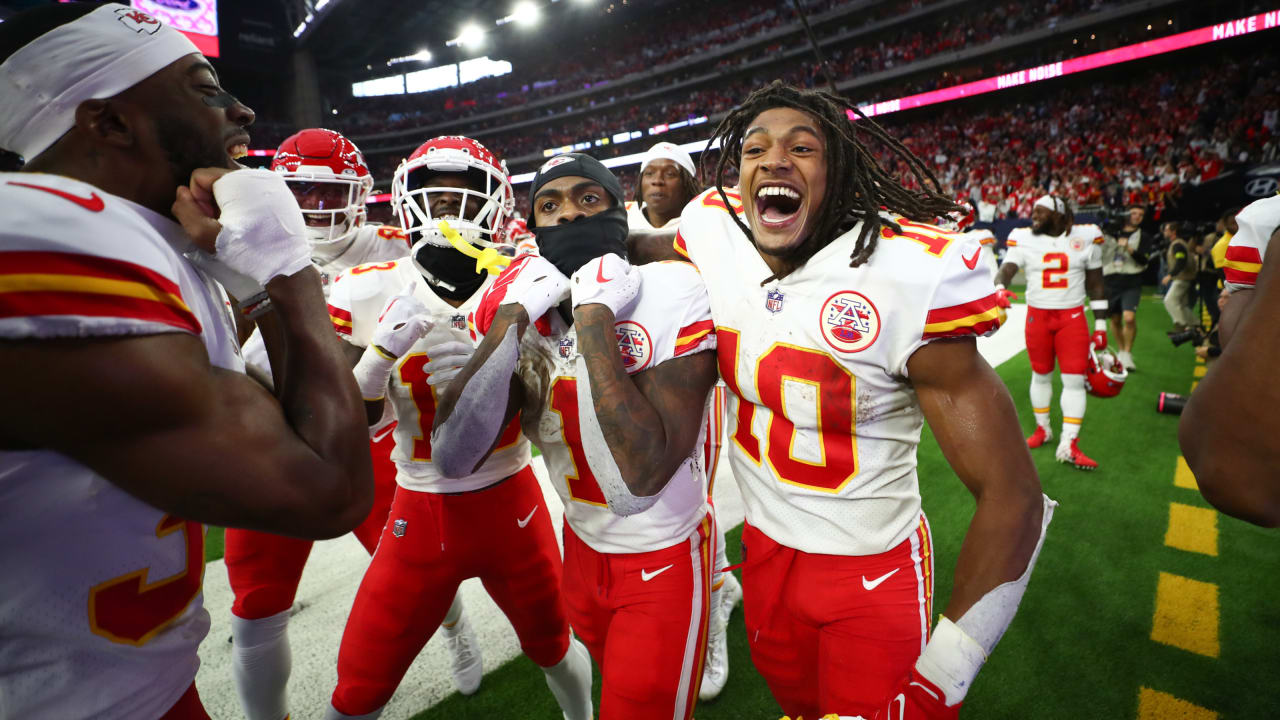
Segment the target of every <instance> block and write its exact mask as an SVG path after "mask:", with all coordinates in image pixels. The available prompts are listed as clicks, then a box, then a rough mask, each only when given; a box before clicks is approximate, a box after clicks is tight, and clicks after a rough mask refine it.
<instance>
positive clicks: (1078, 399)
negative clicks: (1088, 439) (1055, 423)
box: [1062, 375, 1087, 445]
mask: <svg viewBox="0 0 1280 720" xmlns="http://www.w3.org/2000/svg"><path fill="white" fill-rule="evenodd" d="M1086 398H1087V396H1086V395H1085V392H1084V375H1063V376H1062V444H1064V445H1066V444H1069V443H1070V442H1071V440H1072V439H1074V438H1075V437H1076V436H1077V435H1079V434H1080V423H1082V422H1084V406H1085V402H1086Z"/></svg>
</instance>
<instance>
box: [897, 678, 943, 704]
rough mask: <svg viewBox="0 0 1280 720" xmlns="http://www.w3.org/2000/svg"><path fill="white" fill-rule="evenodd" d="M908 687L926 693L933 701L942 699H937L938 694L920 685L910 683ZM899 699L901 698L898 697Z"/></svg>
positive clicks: (913, 682)
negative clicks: (916, 688)
mask: <svg viewBox="0 0 1280 720" xmlns="http://www.w3.org/2000/svg"><path fill="white" fill-rule="evenodd" d="M910 687H918V688H920V689H921V690H923V691H925V692H926V693H928V694H929V697H931V698H933V699H934V700H941V699H942V698H939V697H938V693H936V692H934V691H932V690H930V689H929V688H927V687H925V686H924V685H921V684H920V683H918V682H915V681H912V683H911V685H910ZM899 697H901V696H899Z"/></svg>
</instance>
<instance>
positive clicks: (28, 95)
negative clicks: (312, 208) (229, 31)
mask: <svg viewBox="0 0 1280 720" xmlns="http://www.w3.org/2000/svg"><path fill="white" fill-rule="evenodd" d="M0 103H2V104H3V106H4V108H5V111H4V113H0V146H3V147H6V148H11V149H13V150H15V151H17V152H18V153H20V154H21V155H23V156H24V157H25V158H26V160H27V163H26V166H25V168H24V170H25V172H21V173H5V174H3V175H0V207H3V208H4V211H3V213H4V217H5V221H4V223H3V225H2V227H0V285H3V287H4V292H0V338H3V339H4V341H5V342H4V343H0V372H3V373H5V376H6V377H10V378H22V381H21V382H5V383H3V388H2V389H0V402H2V403H3V405H4V408H5V412H4V413H2V414H0V476H3V477H4V479H5V480H4V486H5V494H6V498H7V501H6V502H5V503H4V504H3V510H0V542H2V543H3V547H5V548H6V550H5V552H3V553H0V577H3V578H4V585H5V591H4V592H3V593H0V636H2V637H4V641H3V642H0V706H2V707H3V709H2V710H0V714H2V715H4V716H5V717H14V718H35V717H46V718H60V719H62V718H88V717H93V718H157V717H164V718H183V719H187V718H200V719H206V718H208V715H207V714H206V713H205V711H204V708H203V706H202V705H201V702H200V699H199V696H198V694H197V692H196V687H195V684H194V680H195V676H196V668H197V667H198V665H199V659H198V658H197V656H196V648H197V646H198V645H199V643H200V642H201V640H202V639H203V638H204V637H205V635H206V634H207V632H208V629H209V616H208V613H207V612H206V611H205V610H204V607H203V602H202V597H201V586H202V580H203V577H204V551H205V548H204V531H205V529H204V527H203V525H202V524H201V523H205V522H207V523H212V524H217V525H222V526H230V527H244V528H252V529H254V530H258V531H263V532H272V533H287V534H289V535H293V536H296V537H303V538H326V537H334V536H337V535H340V534H343V533H346V532H348V531H350V530H351V529H352V528H354V527H355V526H356V525H357V524H358V523H359V522H360V521H361V520H363V519H364V518H365V516H366V515H367V514H368V512H369V507H370V503H371V501H372V496H373V484H372V479H371V469H370V460H369V446H368V441H367V437H366V430H365V427H364V422H363V420H364V418H363V411H362V407H361V403H360V397H359V395H358V391H357V389H356V386H355V383H354V382H352V380H351V371H350V365H349V364H347V362H346V360H345V358H344V357H343V354H342V349H341V343H340V342H339V341H337V340H336V339H335V338H334V337H333V332H332V329H331V328H330V327H329V326H328V325H327V323H325V322H324V316H323V312H324V296H323V294H322V292H321V287H320V280H319V276H318V274H317V273H316V271H315V269H314V268H313V267H312V265H311V263H310V252H309V250H310V249H309V247H308V245H307V241H306V232H305V228H304V225H303V223H302V216H301V214H300V213H299V210H298V204H297V202H296V201H295V200H294V198H293V197H292V195H291V194H290V193H289V190H288V188H287V187H286V185H285V183H284V181H283V180H282V179H281V178H280V177H278V176H277V175H275V174H273V173H271V172H268V171H265V170H245V169H238V165H237V163H236V162H235V161H234V158H235V157H239V156H243V155H244V154H245V152H246V149H247V145H248V142H249V136H248V134H247V132H246V128H247V127H248V126H249V125H251V124H252V123H253V120H254V115H253V112H252V111H251V110H250V109H249V108H247V107H245V106H244V105H243V104H242V103H240V102H239V101H238V100H236V98H235V97H233V96H232V95H231V94H229V93H228V92H227V91H225V90H224V89H223V88H222V87H221V85H220V84H219V81H218V76H217V74H216V73H215V72H214V69H213V67H212V66H211V65H209V63H208V61H207V60H205V58H204V57H203V56H202V55H201V54H200V52H199V51H198V50H197V49H196V47H195V46H194V45H193V44H192V43H191V41H190V40H188V39H187V38H186V37H185V36H184V35H183V34H182V33H180V32H178V31H177V30H175V29H172V28H170V27H168V26H165V25H164V24H162V23H160V22H159V21H158V20H157V19H155V18H154V17H152V16H150V15H148V14H146V13H145V12H142V11H139V10H136V9H133V8H129V7H127V6H124V5H120V4H114V3H113V4H102V5H98V4H89V3H76V4H70V5H52V6H47V7H40V8H36V9H33V10H31V11H30V12H29V13H24V14H19V15H16V16H13V17H10V18H8V19H7V21H6V22H5V23H4V24H3V25H0ZM175 199H176V201H175ZM214 217H216V218H217V219H216V220H215V219H213V218H214ZM175 218H177V219H179V220H180V221H181V223H182V224H181V225H180V224H179V223H178V222H175V221H174V219H175ZM215 279H216V280H215ZM219 282H221V283H223V284H225V285H226V286H227V288H228V289H230V290H232V294H233V295H234V296H235V297H236V298H237V300H238V301H239V302H240V307H239V308H237V309H236V310H235V311H234V312H236V313H239V312H241V311H248V312H252V314H254V315H255V316H256V317H257V319H258V320H259V322H261V323H263V324H265V325H269V326H270V327H271V328H272V330H273V332H272V333H271V336H270V337H269V338H268V341H269V342H268V350H269V354H270V364H271V366H272V368H273V369H274V370H275V373H276V376H277V377H279V378H281V379H282V381H281V382H280V383H279V386H278V387H277V391H278V393H277V395H276V396H275V397H273V396H272V394H271V393H269V392H267V391H265V390H264V389H263V388H262V387H261V386H260V385H259V384H258V383H255V382H253V381H252V380H250V379H249V378H247V377H246V376H245V375H244V373H243V368H244V365H243V363H242V362H241V359H240V356H239V347H238V342H237V336H236V332H235V324H234V321H233V317H232V312H233V310H232V307H231V303H230V302H229V300H228V298H227V294H226V292H224V290H223V288H222V287H220V286H219ZM18 548H22V549H21V550H18Z"/></svg>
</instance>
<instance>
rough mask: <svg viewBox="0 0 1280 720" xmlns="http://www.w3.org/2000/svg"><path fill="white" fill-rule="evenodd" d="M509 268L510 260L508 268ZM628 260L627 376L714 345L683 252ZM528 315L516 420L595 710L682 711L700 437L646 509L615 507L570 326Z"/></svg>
mask: <svg viewBox="0 0 1280 720" xmlns="http://www.w3.org/2000/svg"><path fill="white" fill-rule="evenodd" d="M517 262H518V261H517ZM519 270H520V266H519V265H518V264H517V265H513V266H512V268H510V269H509V271H508V272H509V273H510V272H519ZM638 270H639V271H640V273H641V275H642V282H641V289H640V294H639V295H638V296H637V298H636V299H635V300H633V301H632V302H631V303H630V304H628V305H627V306H625V307H624V308H622V309H621V310H620V311H619V313H618V315H617V318H616V324H615V330H616V334H617V340H618V351H619V352H620V353H621V355H622V361H623V365H624V366H625V367H626V369H627V372H628V374H635V373H639V372H643V371H645V370H648V369H650V368H653V367H657V366H658V365H660V364H662V363H663V362H666V361H668V360H672V359H676V358H681V357H685V356H688V355H692V354H694V353H697V352H701V351H704V350H711V349H714V348H715V333H714V332H713V330H712V325H711V316H710V312H709V309H708V307H707V299H706V292H705V290H704V289H703V285H702V281H701V279H700V278H699V276H698V272H697V270H695V269H694V268H693V266H691V265H689V264H688V263H683V262H661V263H651V264H648V265H641V266H639V268H638ZM505 277H507V274H504V276H501V277H499V279H498V283H497V284H496V285H495V287H494V290H492V291H490V292H489V293H487V297H486V298H485V300H484V301H483V302H482V304H481V306H480V308H479V310H478V311H477V312H476V313H475V315H474V317H473V323H474V326H475V328H476V331H477V333H479V334H480V335H483V334H484V333H485V332H486V331H487V330H488V329H489V326H490V325H491V324H492V320H493V316H494V314H495V313H496V312H497V309H498V306H499V304H501V302H502V300H503V298H504V293H503V292H502V291H503V285H504V278H505ZM538 325H539V328H538V331H533V330H532V328H531V330H530V332H528V333H526V335H525V338H524V340H523V344H522V349H521V356H522V358H529V357H536V358H540V359H542V361H541V363H532V364H531V363H527V362H526V361H525V360H523V359H522V361H521V366H520V373H521V376H522V378H523V379H524V381H525V386H526V387H528V388H542V396H541V397H540V398H537V399H536V400H534V401H533V402H534V403H535V404H536V405H537V406H539V407H540V408H541V410H540V412H538V414H537V415H536V416H531V415H526V416H525V417H524V421H523V425H524V429H525V433H526V434H527V435H529V437H530V439H531V440H533V442H534V443H536V444H537V445H538V448H539V449H540V450H541V451H542V455H543V458H544V459H545V460H546V463H547V472H548V474H549V475H550V476H551V483H552V485H553V486H554V487H555V489H556V492H557V493H558V494H559V495H560V500H561V502H562V503H563V504H564V509H565V521H566V522H565V532H564V548H565V549H564V552H565V559H564V562H565V576H564V596H565V603H566V605H567V606H568V609H569V622H570V624H571V625H572V626H573V629H574V631H575V632H576V633H577V635H578V637H579V638H581V639H582V642H583V643H584V644H585V645H586V646H587V649H588V650H590V651H591V655H592V657H594V658H595V660H596V662H597V664H599V665H600V667H601V671H602V672H603V674H604V682H603V691H602V700H601V718H609V717H645V718H659V717H663V718H688V717H691V715H692V712H693V705H694V700H695V699H696V698H697V693H698V683H699V682H701V678H702V662H703V655H704V648H705V643H706V631H707V614H708V600H709V596H710V592H711V588H710V583H711V571H712V564H713V559H714V544H715V543H714V532H715V529H714V527H713V524H714V520H713V516H712V515H711V512H710V510H711V508H710V505H709V504H708V502H707V490H708V488H707V477H706V473H705V471H704V469H703V464H702V450H701V447H700V446H699V447H698V449H697V450H696V451H695V452H694V453H692V454H691V455H690V456H689V457H688V458H686V459H685V461H684V462H683V463H682V464H681V465H680V467H679V469H677V470H676V472H675V474H674V475H673V476H672V478H671V480H670V482H669V484H668V485H667V487H666V489H665V490H663V492H662V495H661V498H660V499H659V500H658V501H657V502H656V503H655V504H654V505H653V506H652V507H650V508H649V509H648V510H646V511H644V512H641V513H637V514H635V515H630V516H627V517H623V516H620V515H616V514H614V512H613V511H611V510H610V509H609V507H608V506H607V504H606V502H605V497H604V493H603V492H602V491H601V490H600V487H599V485H598V484H597V483H596V480H595V478H594V477H593V476H592V474H591V470H590V468H589V467H588V465H587V462H586V458H585V456H584V455H583V453H582V447H581V440H580V439H579V438H580V437H581V435H580V432H581V430H580V425H579V420H578V393H579V392H587V393H589V392H591V390H590V388H583V387H579V385H578V382H577V380H576V378H575V367H576V363H577V359H578V357H579V354H580V353H579V349H578V342H577V331H576V329H575V328H573V327H566V325H565V323H564V321H563V319H562V318H561V317H560V316H559V314H558V313H557V312H556V311H555V310H552V311H551V312H550V313H548V314H547V316H545V318H544V319H543V321H542V322H540V323H538ZM537 364H541V366H540V367H535V365H537ZM544 377H545V378H546V380H545V381H544V380H543V379H542V378H544ZM611 635H612V638H613V639H612V640H609V638H610V636H611ZM620 637H622V638H626V640H625V641H622V642H620V641H619V640H618V638H620Z"/></svg>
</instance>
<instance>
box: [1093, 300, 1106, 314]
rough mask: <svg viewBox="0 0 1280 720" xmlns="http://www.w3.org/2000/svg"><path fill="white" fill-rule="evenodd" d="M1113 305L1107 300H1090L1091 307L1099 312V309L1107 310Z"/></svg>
mask: <svg viewBox="0 0 1280 720" xmlns="http://www.w3.org/2000/svg"><path fill="white" fill-rule="evenodd" d="M1110 307H1111V303H1110V302H1108V301H1106V300H1090V301H1089V309H1090V310H1092V311H1094V312H1098V311H1099V310H1107V309H1108V308H1110Z"/></svg>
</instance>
